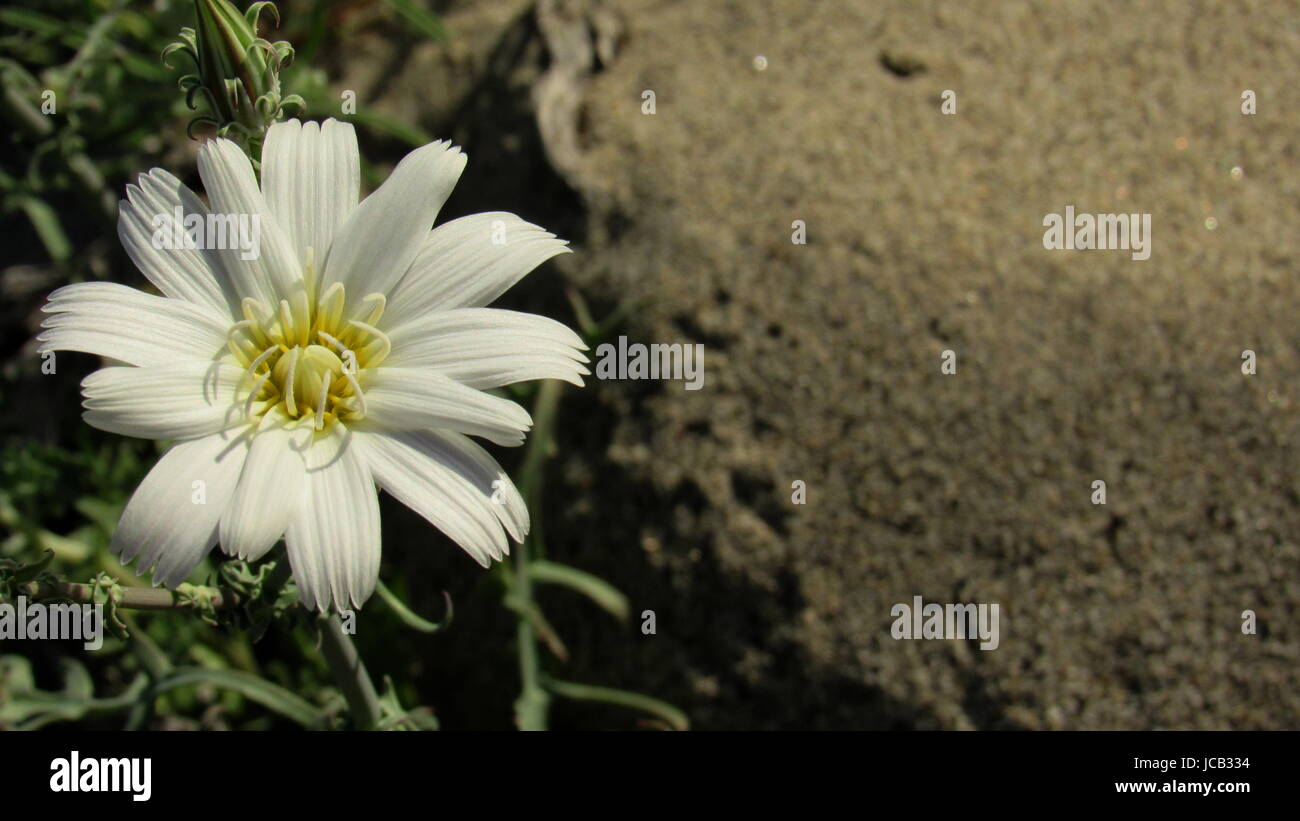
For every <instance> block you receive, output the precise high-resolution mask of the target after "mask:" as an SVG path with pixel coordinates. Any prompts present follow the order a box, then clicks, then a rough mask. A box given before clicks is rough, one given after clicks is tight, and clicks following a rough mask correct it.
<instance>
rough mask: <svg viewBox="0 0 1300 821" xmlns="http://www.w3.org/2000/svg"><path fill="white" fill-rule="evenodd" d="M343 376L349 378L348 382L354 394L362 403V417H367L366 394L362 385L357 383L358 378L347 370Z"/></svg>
mask: <svg viewBox="0 0 1300 821" xmlns="http://www.w3.org/2000/svg"><path fill="white" fill-rule="evenodd" d="M343 377H344V378H345V379H347V380H348V384H349V385H351V386H352V394H353V395H354V396H355V397H356V398H357V402H358V403H359V404H360V405H361V418H362V419H365V418H366V395H365V394H364V393H362V392H361V385H359V384H357V378H356V377H355V376H353V375H352V374H350V373H348V372H347V371H344V372H343Z"/></svg>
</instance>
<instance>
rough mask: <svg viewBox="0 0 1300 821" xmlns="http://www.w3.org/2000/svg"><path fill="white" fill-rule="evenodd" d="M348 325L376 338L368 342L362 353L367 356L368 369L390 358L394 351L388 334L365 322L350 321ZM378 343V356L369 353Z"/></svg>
mask: <svg viewBox="0 0 1300 821" xmlns="http://www.w3.org/2000/svg"><path fill="white" fill-rule="evenodd" d="M348 324H349V325H352V326H354V327H356V328H359V329H361V330H362V331H365V332H366V333H368V334H370V335H371V336H373V337H375V338H374V339H372V340H371V341H370V342H367V343H366V345H365V347H364V348H362V351H361V352H362V353H365V354H366V355H365V357H364V358H365V361H366V366H367V367H370V368H373V367H374V366H376V365H378V364H379V363H380V362H382V361H384V360H385V359H387V358H388V354H389V352H390V351H392V350H393V342H392V340H390V339H389V338H388V334H386V333H384V332H383V331H381V330H379V329H378V328H376V327H374V326H373V325H368V324H366V323H365V322H358V321H357V320H355V319H352V320H349V321H348ZM376 342H378V343H379V353H377V354H375V353H369V350H370V348H371V346H373V345H374V344H375V343H376Z"/></svg>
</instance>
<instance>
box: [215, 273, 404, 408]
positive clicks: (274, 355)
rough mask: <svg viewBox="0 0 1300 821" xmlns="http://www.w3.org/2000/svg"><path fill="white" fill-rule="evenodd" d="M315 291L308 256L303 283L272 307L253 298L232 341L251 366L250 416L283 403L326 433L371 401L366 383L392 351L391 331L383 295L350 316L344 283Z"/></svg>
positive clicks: (238, 358) (369, 299) (232, 332)
mask: <svg viewBox="0 0 1300 821" xmlns="http://www.w3.org/2000/svg"><path fill="white" fill-rule="evenodd" d="M315 294H316V283H315V274H314V269H313V266H312V264H311V262H310V260H309V261H308V264H307V267H306V274H305V276H304V280H303V283H302V287H301V288H300V289H298V290H297V291H296V292H295V293H294V294H293V295H292V297H291V298H290V299H281V300H280V304H279V305H278V306H275V307H274V308H272V307H271V306H269V305H267V304H265V303H264V302H261V301H260V300H256V299H252V298H246V299H244V301H243V303H242V307H243V312H244V319H243V320H241V321H239V322H236V323H235V325H234V326H233V327H232V328H231V329H230V335H229V339H228V342H229V346H230V350H231V352H232V353H234V355H235V360H236V362H238V363H239V364H240V365H241V366H242V367H243V368H244V370H245V380H244V384H243V386H242V389H243V390H247V391H248V393H247V395H246V397H245V399H244V411H245V413H246V414H247V415H248V416H249V417H250V420H256V419H257V418H260V417H261V416H263V415H264V414H266V412H267V411H269V410H271V409H273V408H276V407H277V406H279V407H281V408H282V409H283V411H284V413H285V414H286V415H287V416H288V417H289V418H291V419H300V418H303V419H306V420H309V421H310V422H311V423H312V424H313V426H314V427H315V429H316V430H322V429H323V428H324V427H325V426H326V425H328V424H330V423H331V422H333V421H335V420H336V419H361V418H364V417H365V415H366V398H365V395H364V394H363V393H362V385H361V380H362V378H363V373H364V371H365V370H366V369H367V368H374V367H376V366H377V365H378V364H379V363H380V362H382V361H383V360H384V358H385V357H387V356H388V352H389V350H391V348H392V345H391V343H390V342H389V340H388V336H387V335H386V334H384V333H383V332H382V331H380V330H379V329H378V328H376V327H375V323H377V322H378V321H379V318H380V317H381V316H382V315H383V313H384V305H385V299H384V295H383V294H378V293H375V294H369V295H368V296H366V297H364V298H363V299H362V300H361V301H360V303H358V305H357V306H356V307H355V308H354V309H353V312H352V316H351V317H349V318H344V316H343V312H344V308H345V307H346V305H347V298H346V295H345V293H344V289H343V286H342V285H341V284H339V283H337V282H336V283H334V284H333V285H331V286H329V287H328V288H326V289H325V290H324V291H323V292H321V293H320V294H319V295H316V296H313V295H315Z"/></svg>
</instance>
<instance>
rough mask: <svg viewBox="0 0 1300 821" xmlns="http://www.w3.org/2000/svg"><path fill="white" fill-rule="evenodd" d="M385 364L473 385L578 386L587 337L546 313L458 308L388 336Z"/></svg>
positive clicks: (420, 321)
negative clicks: (539, 382) (557, 382)
mask: <svg viewBox="0 0 1300 821" xmlns="http://www.w3.org/2000/svg"><path fill="white" fill-rule="evenodd" d="M389 338H390V340H391V341H392V344H393V352H392V354H390V355H389V358H388V359H387V360H386V361H385V365H386V366H398V367H418V368H432V369H433V370H435V371H437V372H439V373H441V374H443V375H444V376H449V377H451V378H452V379H455V380H456V381H457V382H460V383H461V384H463V385H468V386H469V387H471V388H498V387H501V386H502V385H509V384H511V383H513V382H523V381H526V380H530V379H562V380H564V381H565V382H571V383H573V384H575V385H577V386H579V387H581V386H582V375H583V374H587V373H590V371H588V370H587V369H586V368H584V367H583V366H582V363H583V362H586V361H587V357H585V356H583V355H582V353H581V351H582V350H585V349H586V347H587V346H586V345H585V344H584V343H583V341H582V339H581V338H580V337H579V336H578V335H577V334H575V333H574V332H573V331H571V330H569V329H568V328H566V327H565V326H564V325H561V324H560V323H559V322H556V321H555V320H553V319H549V318H547V317H544V316H538V315H536V314H526V313H520V312H518V311H503V310H499V309H496V308H457V309H455V310H451V311H441V312H438V313H435V314H431V315H429V316H426V317H424V318H423V319H417V320H415V321H413V322H408V323H406V324H404V325H402V326H401V327H399V328H396V329H394V330H393V332H392V333H391V334H390V335H389Z"/></svg>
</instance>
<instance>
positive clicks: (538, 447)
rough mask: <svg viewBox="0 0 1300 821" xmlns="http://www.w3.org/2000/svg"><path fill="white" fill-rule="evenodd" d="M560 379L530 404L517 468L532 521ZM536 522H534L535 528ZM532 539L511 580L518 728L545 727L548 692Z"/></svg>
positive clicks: (544, 386)
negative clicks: (533, 611) (528, 434)
mask: <svg viewBox="0 0 1300 821" xmlns="http://www.w3.org/2000/svg"><path fill="white" fill-rule="evenodd" d="M563 387H564V383H563V382H559V381H556V380H553V379H548V380H546V381H544V382H543V383H542V386H541V389H540V390H539V391H538V394H537V402H536V404H535V405H534V407H533V421H534V427H533V436H532V438H531V439H530V440H529V442H528V451H527V452H526V453H525V454H524V465H523V468H522V469H521V471H520V479H519V484H520V493H521V494H522V495H523V497H524V500H525V501H526V502H527V503H528V507H529V510H530V511H531V512H532V514H533V518H534V520H536V519H537V518H538V517H539V510H540V505H538V504H537V503H536V502H537V496H538V485H539V484H540V481H541V472H542V464H543V463H544V462H545V461H546V454H547V451H548V450H549V448H550V444H551V431H552V429H553V428H554V425H555V414H556V410H557V408H558V407H559V404H560V393H561V390H562V388H563ZM536 526H537V522H536V521H534V527H536ZM533 550H534V539H533V538H531V537H530V538H527V539H525V540H524V543H523V544H522V545H520V546H519V549H518V550H516V551H515V555H514V580H513V584H512V585H511V590H510V593H511V595H513V596H514V598H515V601H516V602H517V604H518V608H517V613H518V616H517V618H518V622H517V626H516V642H517V643H518V645H519V677H520V684H521V685H522V692H520V694H519V698H518V700H517V701H515V722H516V723H517V724H518V726H519V729H521V730H545V729H546V726H547V708H548V705H549V702H550V695H549V694H548V693H547V692H546V689H545V688H544V687H543V686H542V673H541V660H540V658H539V653H538V646H537V627H536V625H535V624H534V623H533V621H532V619H530V618H529V617H528V615H527V613H528V610H529V609H530V608H531V607H532V606H533V579H532V574H531V573H530V572H529V562H530V560H531V559H532V558H534V557H533V555H532V554H533Z"/></svg>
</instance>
